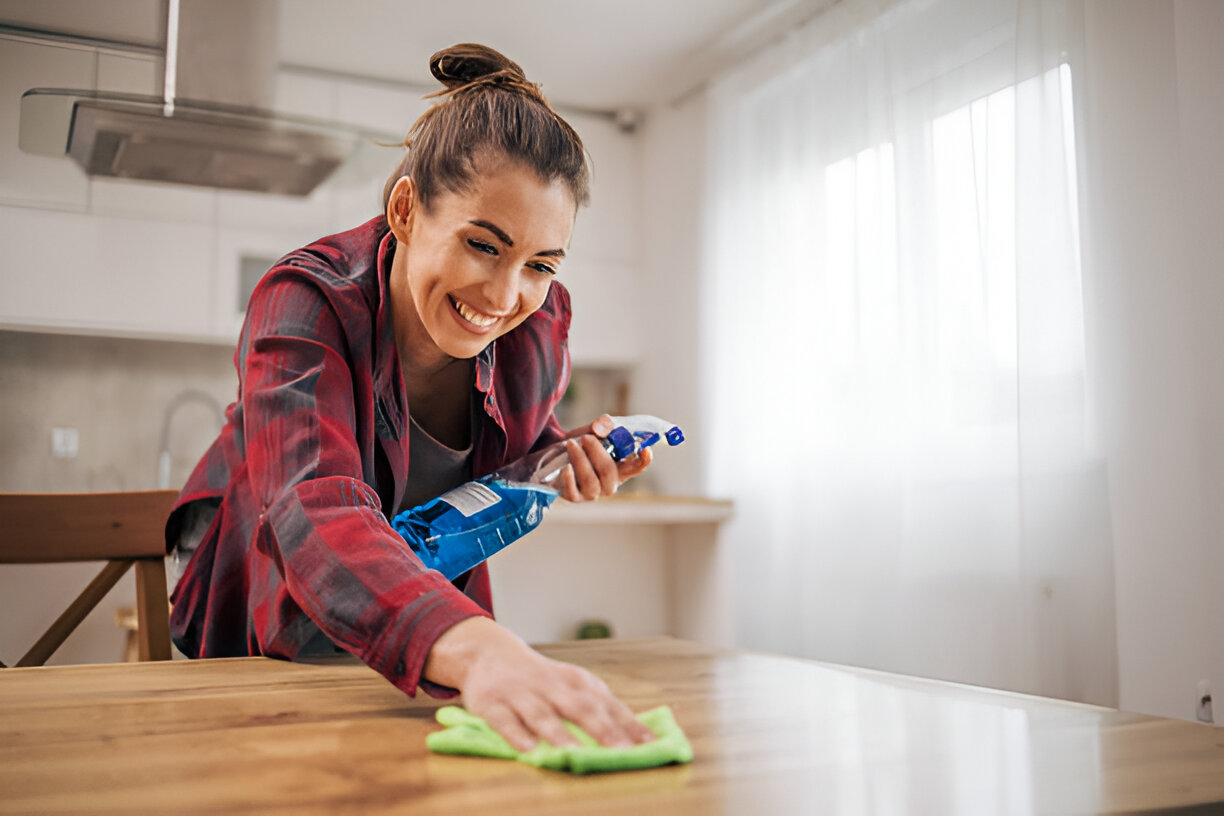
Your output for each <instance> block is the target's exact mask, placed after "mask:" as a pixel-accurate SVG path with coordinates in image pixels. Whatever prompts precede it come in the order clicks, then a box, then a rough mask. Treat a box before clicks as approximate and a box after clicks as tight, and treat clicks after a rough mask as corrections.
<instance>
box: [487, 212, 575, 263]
mask: <svg viewBox="0 0 1224 816" xmlns="http://www.w3.org/2000/svg"><path fill="white" fill-rule="evenodd" d="M468 223H469V224H471V225H472V226H474V227H480V228H482V229H487V230H488V231H489V232H491V233H493V234H494V235H496V236H497V240H499V241H501V242H502V243H503V244H505V245H506V246H508V247H512V246H514V241H513V240H511V238H510V236H509V235H507V234H506V231H505V230H503V229H502V228H501V227H499V226H497V225H496V224H494V223H492V222H491V221H485V220H483V219H480V218H477V219H476V220H474V221H468ZM535 255H536V256H538V257H542V258H564V257H565V250H564V249H546V250H544V251H542V252H537V253H535Z"/></svg>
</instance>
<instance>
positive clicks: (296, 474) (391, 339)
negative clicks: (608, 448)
mask: <svg viewBox="0 0 1224 816" xmlns="http://www.w3.org/2000/svg"><path fill="white" fill-rule="evenodd" d="M394 248H395V238H394V236H392V235H391V234H390V232H389V231H388V229H387V224H386V220H385V219H384V218H382V217H379V218H375V219H373V220H372V221H369V222H367V223H365V224H363V225H361V226H360V227H358V228H356V229H353V230H349V231H348V232H342V233H339V234H337V235H332V236H329V237H327V238H323V239H321V240H319V241H316V242H315V243H313V244H311V245H310V246H307V247H305V248H303V249H300V250H298V251H296V252H293V253H291V254H289V255H287V256H285V257H284V258H282V259H281V260H280V261H279V262H278V263H277V264H276V266H274V267H273V268H272V269H271V270H270V271H269V272H268V274H267V275H265V276H264V278H263V280H261V281H260V283H259V285H258V286H257V287H256V289H255V292H254V294H253V295H252V296H251V302H250V306H249V307H248V310H247V318H246V324H245V325H244V327H243V331H242V337H241V339H240V341H239V344H238V350H237V353H236V354H235V358H234V362H235V365H236V366H237V369H238V375H239V389H238V400H237V401H236V402H234V403H233V404H232V405H230V407H229V408H228V409H227V411H226V415H227V422H226V425H225V428H224V429H223V430H222V432H221V435H220V436H219V437H218V439H217V441H216V442H214V443H213V445H212V447H210V448H209V449H208V452H207V453H205V454H204V457H203V458H202V459H201V460H200V463H199V464H198V465H197V466H196V468H195V471H194V472H193V473H192V474H191V477H190V478H189V479H188V481H187V484H186V486H185V487H184V488H183V492H182V494H181V495H180V496H179V498H178V502H177V504H176V505H175V509H174V512H173V513H172V514H171V516H170V519H169V521H168V523H167V528H166V534H167V543H168V545H170V546H173V545H174V543H175V542H177V540H178V534H179V528H180V524H181V521H182V514H181V513H180V512H179V511H180V509H182V508H183V507H184V506H185V505H187V504H188V503H190V502H194V501H199V500H212V501H213V502H214V503H215V502H217V501H220V507H219V509H218V511H217V515H216V516H215V517H214V518H213V520H212V523H211V525H210V526H209V528H208V531H207V533H206V534H205V536H204V538H203V540H202V541H201V542H200V544H199V547H198V549H197V550H196V552H195V554H194V555H193V556H192V558H191V560H190V561H189V562H188V564H187V568H186V572H185V573H184V575H183V577H182V579H181V580H180V581H179V584H178V586H177V588H176V589H175V591H174V594H173V596H172V597H171V600H172V601H173V603H174V611H173V613H172V615H171V632H172V634H173V636H174V641H175V644H176V645H177V646H178V647H179V649H180V650H182V651H183V653H184V654H186V655H188V656H189V657H229V656H238V655H268V656H272V657H280V658H286V659H293V658H296V657H299V656H307V655H310V654H318V653H326V652H331V651H335V647H336V646H340V647H343V648H344V649H346V650H347V651H349V652H352V653H353V654H355V655H357V656H358V657H360V658H361V659H362V660H363V661H365V662H366V663H367V664H368V665H369V666H371V667H372V668H373V669H375V670H376V671H378V672H379V673H380V674H382V675H383V676H384V677H386V678H387V679H388V680H390V681H391V682H392V683H394V684H395V685H396V686H397V687H399V688H400V689H402V690H403V691H405V692H407V693H408V694H413V693H415V691H416V688H417V685H418V683H420V684H423V685H424V686H425V688H426V690H428V691H430V692H431V693H435V694H446V693H448V691H450V690H447V689H443V688H441V687H437V686H432V685H431V684H428V682H427V681H425V680H424V679H423V678H421V671H422V669H423V668H424V664H425V659H426V657H427V656H428V654H429V650H430V648H431V647H432V646H433V643H434V641H435V640H436V639H437V638H438V636H439V635H441V634H442V633H443V632H444V631H446V630H447V629H448V628H450V627H451V626H453V625H454V624H455V623H457V622H459V621H460V620H463V619H465V618H467V617H470V616H473V615H490V616H491V614H492V608H493V605H492V598H491V595H490V588H489V575H488V570H487V568H486V567H485V565H483V564H482V565H480V566H479V567H477V568H475V569H473V570H472V571H471V572H469V573H467V575H465V576H463V577H461V578H460V579H459V580H457V581H456V582H455V584H453V585H452V584H451V583H450V582H449V581H447V580H446V579H445V578H443V577H442V575H441V573H438V572H434V571H430V570H426V569H425V567H424V566H423V565H422V564H421V562H420V560H419V559H418V558H417V557H416V556H415V555H414V554H413V553H412V551H411V550H410V549H409V548H408V546H407V545H406V544H405V543H404V541H403V539H401V538H400V536H399V535H398V534H397V533H396V532H395V531H394V530H392V529H391V526H390V524H389V523H388V520H387V517H388V514H393V513H394V512H395V509H396V508H397V507H399V504H400V499H401V497H402V496H403V494H404V486H405V480H406V478H407V475H408V456H409V451H408V425H407V423H408V405H407V399H406V396H405V392H404V381H403V377H402V375H401V373H400V360H399V354H398V351H397V349H396V345H395V335H394V330H393V327H392V321H391V310H390V305H389V302H388V298H387V276H388V274H389V272H390V268H391V258H392V256H393V255H394ZM569 321H570V308H569V295H568V293H567V292H566V291H565V289H564V288H563V287H562V286H560V285H559V284H557V283H555V282H554V283H553V285H552V287H551V288H550V291H549V294H548V297H547V299H546V300H545V301H544V305H543V306H542V307H541V308H540V309H539V311H537V312H536V313H534V314H533V315H532V316H531V317H529V318H528V319H527V320H526V321H525V322H524V323H522V324H521V325H520V326H518V327H517V328H516V329H514V330H513V331H511V332H509V333H507V334H505V335H503V336H502V337H500V338H498V339H497V340H496V341H494V342H493V343H492V344H490V346H489V347H488V348H486V349H485V350H484V351H483V352H482V353H481V354H480V356H478V357H477V358H476V361H475V365H476V371H475V388H476V389H477V391H478V394H477V397H478V398H479V404H480V405H481V406H482V407H483V411H477V417H476V428H477V430H476V434H475V437H474V445H473V452H472V472H473V474H475V475H482V474H484V473H488V472H490V471H492V470H496V469H497V468H498V467H500V466H501V465H503V464H505V463H507V462H510V461H513V460H514V459H517V458H519V457H520V456H522V455H524V454H526V453H527V452H529V451H530V450H533V449H535V448H537V447H541V446H543V445H547V444H550V443H552V442H554V441H556V440H557V439H560V438H561V437H562V436H563V435H564V433H563V431H562V429H561V427H560V425H559V424H558V423H557V421H556V419H555V417H554V416H553V408H554V406H555V405H556V403H557V401H558V400H559V399H560V398H561V395H562V394H563V393H564V390H565V387H566V385H567V383H568V381H569V376H570V368H569V353H568V350H567V347H566V338H567V335H568V331H569ZM460 587H461V588H462V589H460Z"/></svg>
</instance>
